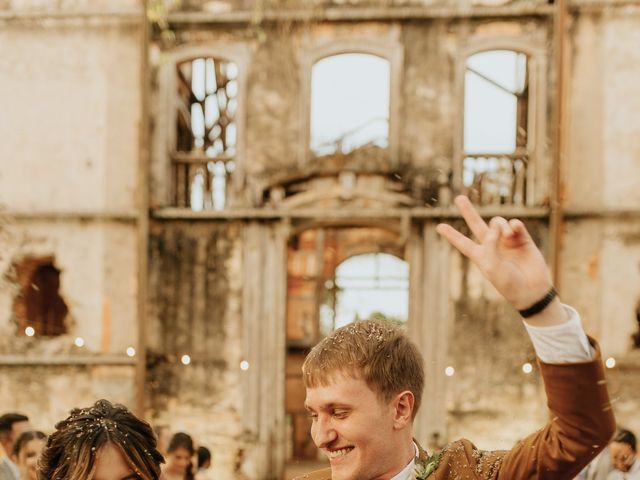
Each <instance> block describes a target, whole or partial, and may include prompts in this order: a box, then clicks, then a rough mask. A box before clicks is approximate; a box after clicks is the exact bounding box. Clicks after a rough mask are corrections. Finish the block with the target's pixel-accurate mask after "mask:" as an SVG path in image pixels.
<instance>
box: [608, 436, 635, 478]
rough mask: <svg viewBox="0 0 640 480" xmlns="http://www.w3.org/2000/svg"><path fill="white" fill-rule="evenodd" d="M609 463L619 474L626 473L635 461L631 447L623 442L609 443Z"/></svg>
mask: <svg viewBox="0 0 640 480" xmlns="http://www.w3.org/2000/svg"><path fill="white" fill-rule="evenodd" d="M609 454H610V455H611V463H612V464H613V466H614V467H616V469H618V470H620V471H621V472H628V471H629V469H630V468H631V465H633V462H634V461H635V459H636V452H635V451H634V450H633V449H632V448H631V445H629V444H628V443H623V442H611V444H610V445H609Z"/></svg>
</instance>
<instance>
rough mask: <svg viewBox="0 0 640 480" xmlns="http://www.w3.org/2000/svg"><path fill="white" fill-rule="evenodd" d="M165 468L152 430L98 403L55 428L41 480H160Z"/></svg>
mask: <svg viewBox="0 0 640 480" xmlns="http://www.w3.org/2000/svg"><path fill="white" fill-rule="evenodd" d="M163 462H164V459H163V458H162V455H161V454H160V452H158V450H157V448H156V436H155V434H154V433H153V430H152V429H151V426H150V425H149V424H148V423H147V422H145V421H143V420H140V419H139V418H137V417H136V416H135V415H134V414H133V413H131V412H130V411H129V410H128V409H127V408H126V407H124V406H123V405H117V404H116V405H114V404H112V403H111V402H109V401H108V400H98V401H97V402H96V403H95V404H93V405H92V406H91V407H87V408H74V409H73V410H71V413H70V415H69V416H68V417H67V418H66V419H65V420H62V421H61V422H58V423H57V424H56V430H55V432H53V433H52V434H51V435H50V436H49V438H48V439H47V444H46V446H45V448H44V450H43V451H42V457H41V458H40V462H39V464H38V477H37V478H38V480H52V479H64V480H123V479H127V480H128V479H132V480H133V479H136V480H158V479H159V478H160V464H161V463H163Z"/></svg>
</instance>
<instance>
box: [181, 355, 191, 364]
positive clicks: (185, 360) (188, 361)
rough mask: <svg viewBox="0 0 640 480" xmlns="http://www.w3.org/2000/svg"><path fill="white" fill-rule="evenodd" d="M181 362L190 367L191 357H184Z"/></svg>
mask: <svg viewBox="0 0 640 480" xmlns="http://www.w3.org/2000/svg"><path fill="white" fill-rule="evenodd" d="M180 361H181V362H182V364H183V365H189V364H190V363H191V357H190V356H189V355H182V358H181V359H180Z"/></svg>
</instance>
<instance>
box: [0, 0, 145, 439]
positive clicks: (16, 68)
mask: <svg viewBox="0 0 640 480" xmlns="http://www.w3.org/2000/svg"><path fill="white" fill-rule="evenodd" d="M139 7H140V3H139V2H138V1H135V0H121V1H113V2H107V1H99V2H86V1H70V2H42V1H36V0H34V1H29V0H25V1H8V2H0V57H1V58H2V62H1V65H0V89H1V90H2V91H3V92H5V93H4V94H3V112H4V114H3V115H1V116H0V132H2V139H3V141H2V144H1V145H0V158H1V159H2V160H1V162H2V169H1V173H0V206H1V207H2V209H3V220H2V222H0V230H1V231H2V233H1V236H0V238H1V239H0V285H1V288H0V292H1V293H0V358H1V361H0V385H1V390H0V405H2V410H3V411H5V410H8V409H15V410H19V411H24V412H25V413H27V414H29V415H30V416H31V417H32V419H33V422H34V424H35V425H37V426H38V427H40V428H42V429H43V430H45V431H50V430H51V429H52V428H53V425H54V423H55V422H56V421H57V420H60V419H61V418H63V417H64V416H66V415H67V413H68V411H69V410H70V409H71V408H73V407H76V406H86V405H89V404H91V403H93V402H94V401H95V400H97V399H98V398H102V397H106V398H109V399H112V400H114V401H119V402H123V403H126V404H127V405H130V406H132V407H133V406H134V374H135V369H134V360H133V359H128V357H126V355H125V350H126V348H127V347H128V346H132V345H133V346H135V345H136V343H137V327H136V325H137V295H138V286H137V283H138V280H137V263H138V258H137V248H138V247H137V227H136V223H135V215H136V208H137V199H136V195H137V192H138V190H137V188H138V187H137V183H138V174H137V171H138V151H139V139H140V120H141V114H140V111H141V108H140V105H141V100H140V98H141V97H140V93H141V89H140V85H141V84H140V78H141V77H140V73H141V48H140V47H141V38H140V32H141V28H140V25H139V20H140V19H141V15H140V10H139ZM78 12H80V13H78ZM34 256H35V257H48V256H52V257H53V262H54V265H55V266H56V267H57V268H58V269H59V270H60V271H61V275H60V282H61V285H60V295H61V296H62V298H63V299H64V301H65V302H66V305H67V307H68V309H69V316H68V319H67V320H68V322H67V327H68V332H67V334H66V335H63V336H61V337H56V338H43V337H39V336H38V334H37V332H36V335H35V336H34V337H32V338H28V337H26V336H24V335H18V334H17V332H16V323H15V318H14V317H13V312H12V305H13V302H14V298H15V296H16V295H17V294H18V288H17V286H16V284H15V275H14V273H15V272H14V270H13V268H12V266H13V265H14V263H16V262H19V261H20V260H21V259H23V258H26V257H34ZM76 337H82V338H83V339H84V341H85V344H84V346H82V347H77V346H75V345H74V339H75V338H76ZM106 358H110V359H112V360H105V359H106ZM56 362H62V364H61V365H55V363H56ZM47 363H51V364H50V365H46V364H47Z"/></svg>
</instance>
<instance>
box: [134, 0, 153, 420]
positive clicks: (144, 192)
mask: <svg viewBox="0 0 640 480" xmlns="http://www.w3.org/2000/svg"><path fill="white" fill-rule="evenodd" d="M147 7H148V1H147V0H143V2H142V11H141V12H140V17H139V18H140V22H141V24H142V25H141V32H140V37H141V38H140V57H141V62H140V63H141V65H140V72H139V73H140V89H141V94H140V123H139V125H140V127H139V128H140V135H139V144H138V203H139V209H138V219H137V220H138V221H137V252H136V253H137V257H138V262H137V283H138V292H137V293H138V294H137V296H136V300H137V305H136V306H137V315H136V320H137V323H138V331H137V333H138V344H137V352H138V355H137V357H136V359H137V362H136V386H135V399H136V400H135V401H136V405H135V410H136V413H137V414H138V416H139V417H141V418H145V410H146V395H145V391H146V389H145V386H146V379H147V300H148V281H149V279H148V270H149V269H148V267H149V258H148V251H149V158H150V155H149V126H150V124H151V122H150V113H149V102H150V100H149V95H150V93H149V92H151V90H152V88H151V74H150V69H149V42H150V37H151V29H150V26H149V22H148V20H147Z"/></svg>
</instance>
